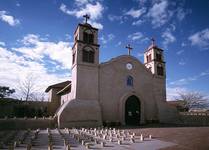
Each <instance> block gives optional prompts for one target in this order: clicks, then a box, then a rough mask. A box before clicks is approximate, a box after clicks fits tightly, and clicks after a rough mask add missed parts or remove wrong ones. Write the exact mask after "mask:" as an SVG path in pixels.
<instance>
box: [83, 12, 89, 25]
mask: <svg viewBox="0 0 209 150" xmlns="http://www.w3.org/2000/svg"><path fill="white" fill-rule="evenodd" d="M83 17H84V18H85V23H87V21H88V19H90V15H88V14H85V15H83Z"/></svg>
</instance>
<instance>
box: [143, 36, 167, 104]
mask: <svg viewBox="0 0 209 150" xmlns="http://www.w3.org/2000/svg"><path fill="white" fill-rule="evenodd" d="M151 40H152V44H151V45H150V46H149V48H148V49H147V50H146V51H145V52H144V65H145V67H146V68H148V69H149V70H150V71H151V72H152V74H153V92H154V95H155V99H156V100H158V101H164V102H165V101H166V80H165V79H166V70H165V61H164V56H163V50H162V49H160V48H159V47H157V46H156V44H155V40H154V39H153V38H152V39H151Z"/></svg>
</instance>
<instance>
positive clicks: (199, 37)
mask: <svg viewBox="0 0 209 150" xmlns="http://www.w3.org/2000/svg"><path fill="white" fill-rule="evenodd" d="M188 39H189V40H190V41H191V44H192V45H194V46H198V47H200V48H204V49H208V46H209V28H207V29H204V30H202V31H199V32H196V33H195V34H193V35H191V36H190V37H189V38H188Z"/></svg>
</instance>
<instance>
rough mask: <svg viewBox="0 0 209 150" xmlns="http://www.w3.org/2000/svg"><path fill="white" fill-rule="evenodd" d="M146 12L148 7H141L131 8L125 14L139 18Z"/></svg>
mask: <svg viewBox="0 0 209 150" xmlns="http://www.w3.org/2000/svg"><path fill="white" fill-rule="evenodd" d="M145 12H146V8H141V9H136V10H135V9H133V8H131V9H130V10H129V11H128V12H126V13H125V14H126V15H129V16H132V17H133V18H139V17H140V16H141V15H142V14H143V13H145Z"/></svg>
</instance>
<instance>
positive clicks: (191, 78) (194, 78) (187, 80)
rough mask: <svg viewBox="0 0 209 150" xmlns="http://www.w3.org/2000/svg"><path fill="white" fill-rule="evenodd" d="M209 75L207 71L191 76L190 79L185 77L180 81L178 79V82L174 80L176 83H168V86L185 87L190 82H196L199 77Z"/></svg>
mask: <svg viewBox="0 0 209 150" xmlns="http://www.w3.org/2000/svg"><path fill="white" fill-rule="evenodd" d="M208 75H209V71H203V72H201V73H199V74H198V75H195V76H192V77H187V78H182V79H179V80H176V81H172V82H170V83H169V84H170V85H175V86H176V85H177V86H179V85H186V84H189V83H190V82H192V81H196V80H198V79H199V78H201V77H204V76H208Z"/></svg>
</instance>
